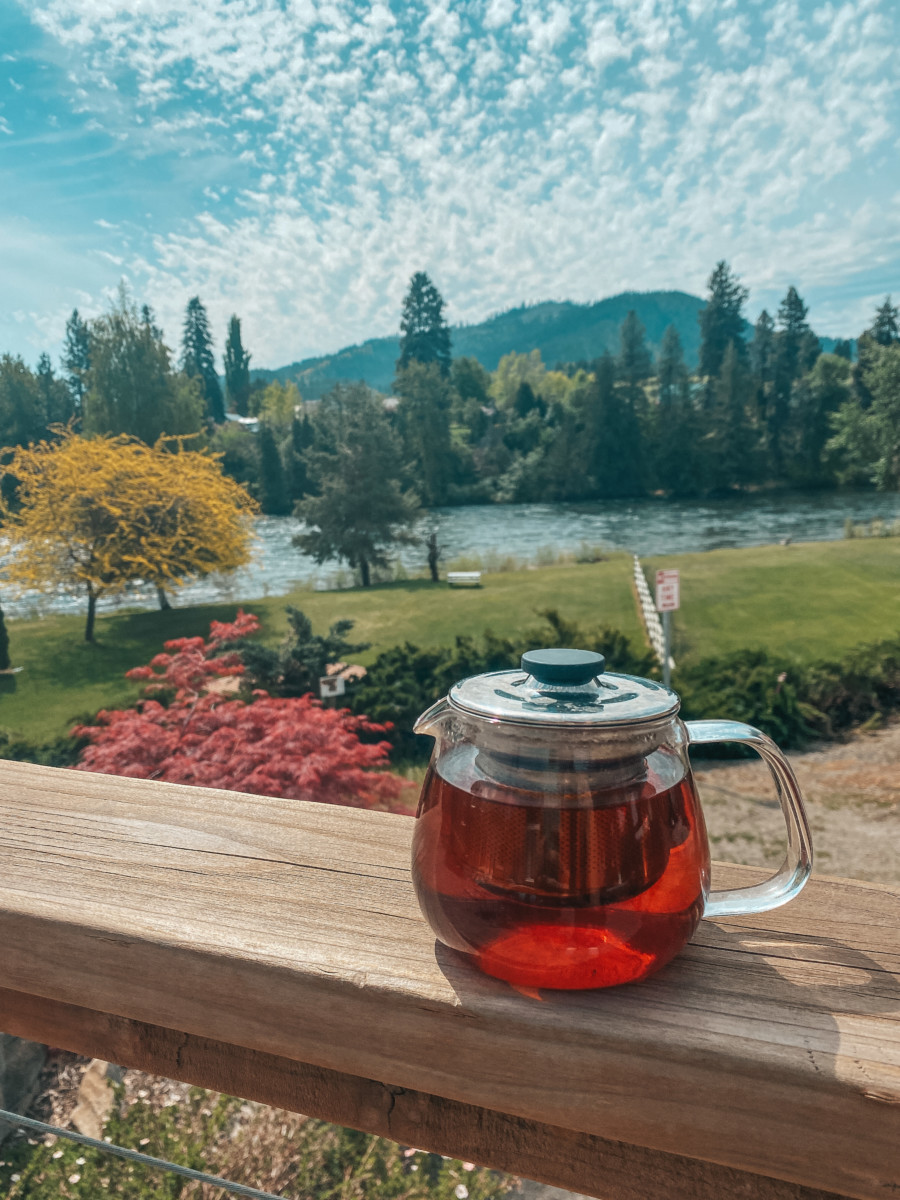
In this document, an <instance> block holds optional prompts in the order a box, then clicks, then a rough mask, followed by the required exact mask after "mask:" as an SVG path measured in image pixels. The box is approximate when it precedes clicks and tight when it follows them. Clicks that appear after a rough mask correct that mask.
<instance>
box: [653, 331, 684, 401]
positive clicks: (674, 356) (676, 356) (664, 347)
mask: <svg viewBox="0 0 900 1200" xmlns="http://www.w3.org/2000/svg"><path fill="white" fill-rule="evenodd" d="M686 376H687V367H686V366H685V363H684V349H683V347H682V345H681V338H680V337H679V336H678V330H677V329H676V328H675V326H674V325H668V326H666V331H665V333H664V334H663V337H662V342H661V343H660V347H659V358H658V359H657V362H656V378H657V382H658V384H659V405H660V408H663V409H665V408H668V407H670V406H671V405H672V404H674V403H675V401H676V399H677V397H678V395H679V393H680V390H681V386H682V381H683V379H684V378H685V377H686Z"/></svg>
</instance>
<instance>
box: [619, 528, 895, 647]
mask: <svg viewBox="0 0 900 1200" xmlns="http://www.w3.org/2000/svg"><path fill="white" fill-rule="evenodd" d="M643 565H644V569H645V571H646V573H647V578H648V580H649V581H650V584H651V587H652V584H653V576H654V573H655V571H656V570H657V568H659V567H678V568H679V569H680V571H681V604H682V607H681V609H680V611H679V612H676V613H675V614H674V621H673V640H674V646H673V654H674V657H675V661H676V663H678V662H685V663H687V662H693V661H696V660H697V659H698V658H702V657H704V656H706V655H709V654H713V653H717V654H718V653H723V654H727V653H729V652H730V651H733V650H739V649H741V648H742V647H749V646H761V647H766V648H767V649H770V650H780V651H787V652H788V653H789V654H791V655H792V656H794V657H796V658H799V659H803V660H810V659H814V658H833V657H837V656H839V655H840V654H842V653H843V652H844V651H845V650H849V649H850V648H851V647H853V646H857V645H859V644H860V643H861V642H870V641H877V640H879V639H880V638H886V637H891V636H894V635H896V634H897V633H900V538H865V539H859V540H848V541H840V542H808V543H799V544H797V545H790V546H759V547H752V548H749V549H741V550H711V551H707V552H706V553H705V554H683V555H673V556H670V557H665V558H653V559H649V558H648V559H645V560H644V562H643Z"/></svg>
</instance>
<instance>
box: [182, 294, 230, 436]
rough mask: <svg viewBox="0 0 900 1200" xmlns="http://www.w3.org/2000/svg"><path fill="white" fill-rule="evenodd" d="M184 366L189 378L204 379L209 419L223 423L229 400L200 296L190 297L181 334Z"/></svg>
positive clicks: (203, 393) (203, 392) (204, 392)
mask: <svg viewBox="0 0 900 1200" xmlns="http://www.w3.org/2000/svg"><path fill="white" fill-rule="evenodd" d="M181 368H182V370H183V371H184V373H185V375H187V376H188V377H189V378H191V379H198V380H199V381H200V391H201V394H202V396H203V400H204V403H205V405H206V416H207V419H208V420H210V421H212V422H213V423H214V424H216V425H221V424H222V422H223V421H224V420H225V404H224V402H223V400H222V388H221V385H220V384H219V377H218V375H217V374H216V361H215V356H214V355H213V349H212V334H211V333H210V331H209V318H208V317H207V315H206V309H205V308H204V307H203V304H202V303H201V301H200V297H199V296H194V297H193V298H192V299H191V300H189V301H188V306H187V312H186V313H185V318H184V330H183V332H182V336H181Z"/></svg>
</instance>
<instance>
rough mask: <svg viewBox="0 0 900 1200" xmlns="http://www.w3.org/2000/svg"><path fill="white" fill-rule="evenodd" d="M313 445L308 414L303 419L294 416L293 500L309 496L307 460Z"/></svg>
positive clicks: (292, 430) (292, 439)
mask: <svg viewBox="0 0 900 1200" xmlns="http://www.w3.org/2000/svg"><path fill="white" fill-rule="evenodd" d="M312 444H313V427H312V422H311V421H310V419H309V414H308V413H307V412H304V413H303V416H302V417H298V416H297V415H296V414H295V415H294V419H293V420H292V421H291V471H290V476H291V477H290V491H291V499H292V500H302V499H303V497H304V496H306V495H308V494H309V491H310V485H309V471H308V470H307V466H306V458H307V455H308V453H309V450H310V447H311V446H312Z"/></svg>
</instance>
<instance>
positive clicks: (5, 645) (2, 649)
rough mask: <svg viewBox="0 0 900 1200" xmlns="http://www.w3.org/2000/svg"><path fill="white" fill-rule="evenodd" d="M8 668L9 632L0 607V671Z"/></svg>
mask: <svg viewBox="0 0 900 1200" xmlns="http://www.w3.org/2000/svg"><path fill="white" fill-rule="evenodd" d="M8 670H9V634H8V632H7V630H6V619H5V617H4V616H3V609H2V608H0V671H8Z"/></svg>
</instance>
